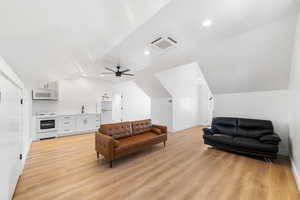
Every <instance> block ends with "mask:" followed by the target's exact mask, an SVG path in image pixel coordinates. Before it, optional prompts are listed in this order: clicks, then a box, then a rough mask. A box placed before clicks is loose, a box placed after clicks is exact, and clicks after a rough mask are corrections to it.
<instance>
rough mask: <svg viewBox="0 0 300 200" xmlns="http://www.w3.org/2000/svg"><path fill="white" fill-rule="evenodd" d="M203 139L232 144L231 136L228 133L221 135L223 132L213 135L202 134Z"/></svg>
mask: <svg viewBox="0 0 300 200" xmlns="http://www.w3.org/2000/svg"><path fill="white" fill-rule="evenodd" d="M203 137H204V139H206V140H208V141H210V142H213V143H220V144H227V145H232V144H233V143H232V141H233V137H232V136H230V135H223V134H214V135H203Z"/></svg>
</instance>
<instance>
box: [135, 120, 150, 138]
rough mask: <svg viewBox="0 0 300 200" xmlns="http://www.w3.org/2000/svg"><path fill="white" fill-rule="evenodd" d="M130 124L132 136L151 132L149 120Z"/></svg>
mask: <svg viewBox="0 0 300 200" xmlns="http://www.w3.org/2000/svg"><path fill="white" fill-rule="evenodd" d="M131 123H132V135H138V134H142V133H145V132H149V131H151V127H152V124H151V119H146V120H140V121H133V122H131Z"/></svg>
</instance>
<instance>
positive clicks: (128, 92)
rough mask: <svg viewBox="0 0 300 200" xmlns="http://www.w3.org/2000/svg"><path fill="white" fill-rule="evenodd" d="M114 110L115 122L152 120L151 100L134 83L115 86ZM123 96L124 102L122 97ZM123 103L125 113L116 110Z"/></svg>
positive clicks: (129, 82)
mask: <svg viewBox="0 0 300 200" xmlns="http://www.w3.org/2000/svg"><path fill="white" fill-rule="evenodd" d="M113 91H114V92H113V93H114V108H115V109H113V121H116V122H118V121H120V118H122V119H123V121H134V120H142V119H150V118H151V100H150V98H149V96H147V95H146V94H145V93H144V91H143V90H141V89H140V88H139V87H138V86H137V84H136V83H135V82H133V81H128V82H122V83H120V84H116V85H114V86H113ZM121 95H122V96H123V101H121V100H120V96H121ZM121 102H123V111H120V110H118V109H116V107H120V106H118V105H117V104H120V103H121Z"/></svg>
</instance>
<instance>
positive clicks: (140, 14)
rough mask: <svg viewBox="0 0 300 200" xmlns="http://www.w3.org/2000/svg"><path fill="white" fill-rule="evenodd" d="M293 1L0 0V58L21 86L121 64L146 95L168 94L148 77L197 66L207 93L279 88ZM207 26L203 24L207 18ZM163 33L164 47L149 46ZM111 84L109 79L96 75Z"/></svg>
mask: <svg viewBox="0 0 300 200" xmlns="http://www.w3.org/2000/svg"><path fill="white" fill-rule="evenodd" d="M299 3H300V1H298V0H276V1H274V0H243V1H240V0H226V1H220V0H172V1H171V0H152V1H147V0H114V1H108V0H89V1H83V0H80V1H71V0H51V1H34V0H28V1H26V2H25V1H24V2H23V1H21V2H20V1H17V0H3V1H1V3H0V4H1V6H0V25H1V31H0V44H1V45H0V55H1V56H3V57H4V59H5V60H6V62H7V63H9V64H10V65H11V66H12V67H13V68H14V69H15V71H16V72H17V73H18V74H19V75H20V76H21V78H22V79H23V80H25V82H26V83H28V84H32V83H34V82H38V81H47V80H60V79H65V78H68V77H72V76H73V75H74V74H75V75H76V73H78V72H80V71H81V70H84V72H85V73H87V74H88V75H89V76H94V77H98V78H99V74H100V73H101V72H102V71H103V70H104V67H105V66H112V65H113V64H116V63H117V62H121V64H124V65H125V66H129V67H130V68H132V69H133V71H134V72H136V77H135V78H134V80H135V81H136V83H137V84H138V85H139V86H140V87H141V88H142V89H143V90H144V91H146V92H147V94H149V96H155V97H156V96H157V97H160V96H169V94H168V92H167V91H166V90H165V89H163V87H162V86H161V85H160V84H159V81H158V80H157V79H156V78H155V74H156V73H158V72H160V71H162V70H166V69H169V68H172V67H175V66H179V65H183V64H187V63H191V62H195V61H196V62H198V64H199V66H200V68H201V70H202V71H203V74H204V75H205V77H206V80H207V82H208V84H209V85H210V87H211V89H212V92H213V93H231V92H248V91H258V90H276V89H285V88H287V85H288V79H289V70H290V58H291V51H292V47H293V38H294V32H295V23H296V18H295V15H296V13H297V12H298V9H299V5H300V4H299ZM208 18H209V19H211V20H212V26H210V27H207V28H204V27H202V25H201V23H202V21H203V20H205V19H208ZM160 36H171V37H173V38H175V39H176V40H177V41H178V42H179V43H178V46H177V47H176V48H174V49H172V50H170V51H167V52H158V51H154V50H152V49H149V50H150V51H151V54H150V55H144V50H145V49H148V48H149V47H148V46H147V45H148V44H149V42H151V41H152V40H154V39H156V38H157V37H160ZM101 79H103V80H109V81H114V80H115V79H111V78H105V77H104V78H101Z"/></svg>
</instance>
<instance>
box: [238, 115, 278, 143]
mask: <svg viewBox="0 0 300 200" xmlns="http://www.w3.org/2000/svg"><path fill="white" fill-rule="evenodd" d="M272 133H273V125H272V122H271V121H268V120H258V119H238V128H237V136H242V137H249V138H259V137H261V136H263V135H267V134H272Z"/></svg>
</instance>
